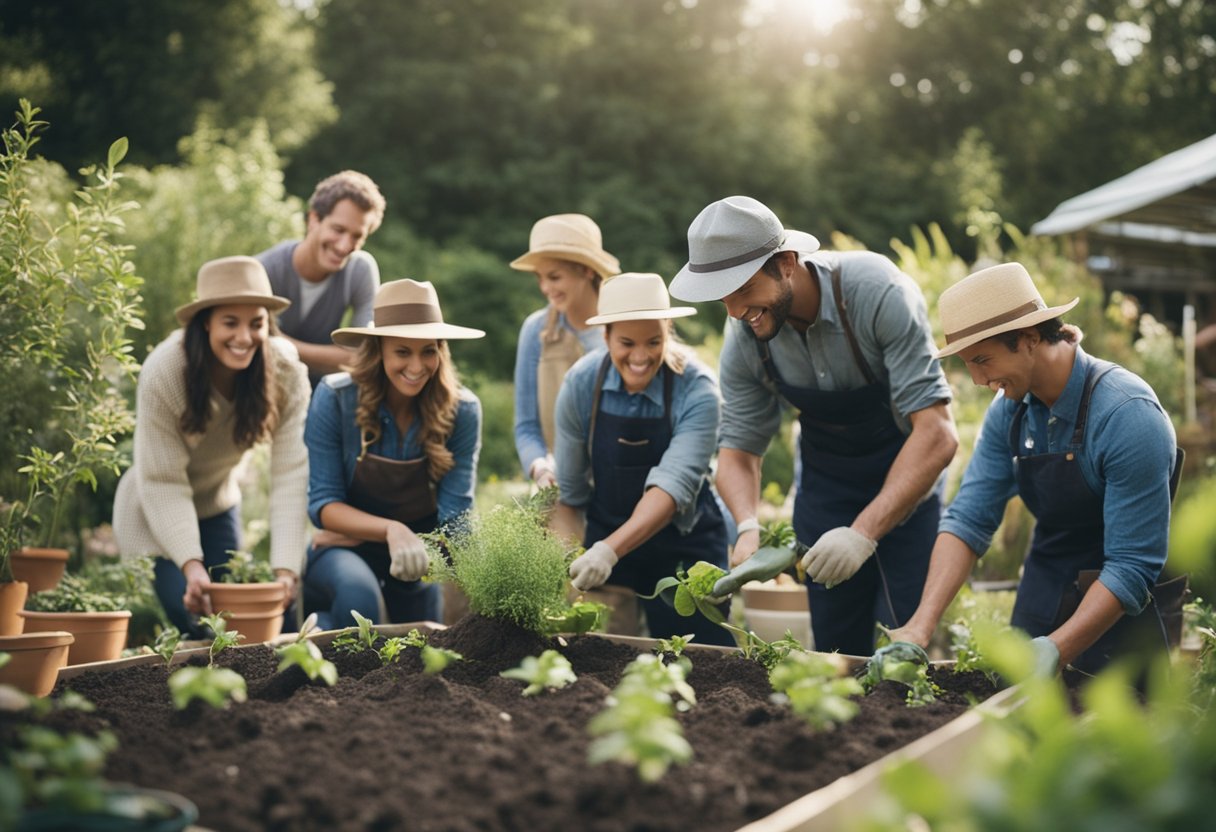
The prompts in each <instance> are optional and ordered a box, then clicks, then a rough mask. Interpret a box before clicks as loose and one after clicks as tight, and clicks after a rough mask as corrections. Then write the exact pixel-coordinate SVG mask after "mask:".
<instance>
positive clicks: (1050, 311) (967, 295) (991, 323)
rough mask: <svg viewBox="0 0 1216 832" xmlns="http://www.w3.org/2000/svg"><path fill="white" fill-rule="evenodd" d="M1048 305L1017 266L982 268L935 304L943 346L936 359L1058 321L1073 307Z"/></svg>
mask: <svg viewBox="0 0 1216 832" xmlns="http://www.w3.org/2000/svg"><path fill="white" fill-rule="evenodd" d="M1078 300H1079V298H1073V299H1072V300H1071V301H1069V302H1068V303H1066V304H1063V305H1062V306H1048V305H1047V304H1046V303H1044V302H1043V297H1042V295H1040V294H1039V290H1038V289H1036V288H1035V286H1034V281H1032V280H1031V279H1030V274H1029V272H1027V271H1026V267H1025V266H1023V265H1022V264H1021V263H1003V264H1001V265H999V266H992V267H991V268H987V269H983V270H981V271H978V272H976V273H975V274H973V275H970V276H968V277H965V278H963V279H962V280H960V281H959V282H958V283H955V284H954V285H953V286H951V287H950V288H949V289H947V290H946V291H944V292H942V296H941V297H940V298H938V301H937V311H938V314H939V315H941V319H942V332H943V333H945V336H946V346H944V347H942V348H941V349H940V350H938V351H937V357H938V358H945V357H946V356H948V355H954V354H955V353H956V352H958V351H960V350H965V349H966V348H967V347H969V346H971V345H972V344H978V343H979V342H980V341H983V340H984V339H985V338H991V337H992V336H993V335H1000V334H1001V333H1002V332H1009V331H1011V330H1014V329H1022V328H1024V327H1029V326H1034V325H1035V324H1041V323H1042V322H1043V321H1049V320H1051V319H1052V318H1058V317H1059V316H1060V315H1063V314H1064V313H1065V312H1067V311H1068V310H1069V309H1072V308H1073V307H1074V306H1076V305H1077V301H1078Z"/></svg>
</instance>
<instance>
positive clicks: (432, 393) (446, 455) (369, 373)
mask: <svg viewBox="0 0 1216 832" xmlns="http://www.w3.org/2000/svg"><path fill="white" fill-rule="evenodd" d="M435 343H436V344H437V345H438V347H439V367H438V368H437V369H436V370H435V373H434V375H432V376H431V378H430V380H429V381H427V383H426V386H425V387H423V388H422V392H421V393H419V394H418V396H417V408H418V420H419V424H418V431H419V439H420V441H421V443H422V455H423V456H424V457H425V458H426V461H427V473H428V475H429V476H430V478H431V481H432V482H438V481H439V480H441V479H443V476H444V474H446V473H447V472H448V471H450V470H452V467H453V466H454V465H455V464H456V460H455V459H454V458H453V457H452V452H451V451H450V450H448V446H447V441H448V437H450V436H451V435H452V430H453V428H454V427H455V425H456V411H457V409H458V408H459V407H460V381H459V379H458V378H457V376H456V369H455V368H454V367H453V366H452V354H451V352H450V351H449V350H448V343H447V341H436V342H435ZM346 369H347V371H349V372H350V375H351V378H352V379H353V380H354V382H355V384H356V385H358V387H359V403H358V405H357V406H356V407H355V422H356V423H357V424H358V425H359V437H360V445H361V448H360V450H359V458H360V459H362V458H363V455H364V454H366V453H367V449H368V448H369V447H370V446H372V445H374V444H376V443H377V442H379V441H380V403H381V402H383V401H384V397H385V395H387V393H388V387H389V383H390V382H389V380H388V376H387V375H386V374H385V372H384V360H383V359H382V357H381V339H380V338H377V337H368V338H365V339H364V340H363V343H362V344H360V345H359V349H358V350H357V351H356V353H355V358H354V361H352V362H351V363H350V364H349V365H348V366H347V367H346Z"/></svg>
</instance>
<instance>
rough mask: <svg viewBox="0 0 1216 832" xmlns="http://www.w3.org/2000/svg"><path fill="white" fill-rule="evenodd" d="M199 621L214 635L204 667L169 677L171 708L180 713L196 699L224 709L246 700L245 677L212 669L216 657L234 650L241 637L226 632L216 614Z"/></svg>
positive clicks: (221, 616) (187, 668)
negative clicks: (233, 703) (229, 649)
mask: <svg viewBox="0 0 1216 832" xmlns="http://www.w3.org/2000/svg"><path fill="white" fill-rule="evenodd" d="M199 621H200V622H202V623H203V625H204V626H207V627H210V628H211V632H213V633H214V634H215V637H214V638H213V639H212V640H211V647H210V649H209V650H208V651H207V665H206V667H183V668H181V669H180V670H177V671H175V672H174V673H173V674H172V675H171V676H170V677H169V693H170V695H171V696H172V697H173V707H175V708H177V709H178V710H179V711H180V710H182V709H184V708H185V707H186V706H187V705H189V704H190V703H191V702H193V701H194V700H195V699H201V700H202V701H203V702H206V703H207V704H208V705H211V706H212V707H213V708H226V707H228V703H229V702H230V701H231V702H244V701H245V699H246V697H247V694H246V691H245V679H244V677H242V676H241V675H240V674H239V673H237V672H236V671H234V670H230V669H228V668H226V667H216V666H215V658H216V656H218V655H219V654H220V653H222V652H224V651H225V650H227V649H228V648H229V647H235V646H236V645H237V644H238V643H240V641H241V639H243V638H244V636H243V635H241V634H240V633H238V632H235V631H234V632H228V622H227V621H226V620H225V619H224V616H223V615H221V614H219V613H216V614H215V615H205V616H200V617H199Z"/></svg>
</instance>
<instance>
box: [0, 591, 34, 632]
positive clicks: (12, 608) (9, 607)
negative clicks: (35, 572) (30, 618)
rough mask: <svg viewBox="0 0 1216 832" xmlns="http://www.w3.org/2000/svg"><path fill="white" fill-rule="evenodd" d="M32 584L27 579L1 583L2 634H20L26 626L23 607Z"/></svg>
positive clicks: (0, 622)
mask: <svg viewBox="0 0 1216 832" xmlns="http://www.w3.org/2000/svg"><path fill="white" fill-rule="evenodd" d="M29 594H30V585H29V584H27V583H26V582H25V581H8V582H5V583H2V584H0V636H19V635H21V631H22V629H23V628H24V627H25V619H24V618H22V617H21V608H22V607H24V606H25V599H26V598H28V597H29Z"/></svg>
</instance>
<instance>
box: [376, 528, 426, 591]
mask: <svg viewBox="0 0 1216 832" xmlns="http://www.w3.org/2000/svg"><path fill="white" fill-rule="evenodd" d="M384 542H385V543H387V544H388V556H389V558H391V559H392V565H391V566H389V568H388V574H390V575H392V576H393V577H394V578H396V579H397V580H399V581H416V580H418V579H419V578H421V577H422V576H423V575H425V574H426V570H427V569H428V568H429V567H430V565H431V564H430V561H429V560H427V556H426V544H425V543H423V542H422V541H421V540H419V539H418V535H416V534H414V533H413V532H412V531H410V530H409V528H407V527H406V525H405V524H404V523H394V524H392V525H391V526H389V528H388V533H387V534H386V535H385V541H384Z"/></svg>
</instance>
